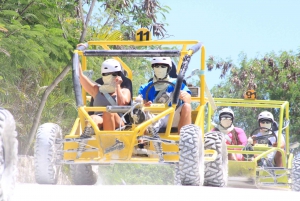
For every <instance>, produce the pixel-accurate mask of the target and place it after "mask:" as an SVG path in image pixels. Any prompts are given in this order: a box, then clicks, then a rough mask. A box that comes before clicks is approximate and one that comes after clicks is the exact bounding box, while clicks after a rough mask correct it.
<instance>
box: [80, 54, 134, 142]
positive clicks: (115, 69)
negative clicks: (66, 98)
mask: <svg viewBox="0 0 300 201" xmlns="http://www.w3.org/2000/svg"><path fill="white" fill-rule="evenodd" d="M121 70H122V69H121V64H120V63H119V62H118V61H117V60H115V59H107V60H105V61H104V62H103V63H102V66H101V73H102V79H103V83H104V84H103V85H98V84H97V83H93V82H91V81H90V80H89V79H88V78H87V77H86V76H85V75H84V74H83V72H82V69H81V67H80V63H79V76H80V83H81V85H82V87H83V88H84V89H85V91H86V92H87V93H89V94H90V95H91V96H92V97H93V98H94V103H93V106H101V107H105V106H108V105H128V104H129V103H130V101H131V93H130V91H129V89H127V88H121V83H122V82H123V80H122V78H121V77H120V73H121ZM91 118H92V119H93V121H94V122H95V123H96V124H98V127H99V128H100V129H101V128H102V129H103V130H115V129H116V128H118V127H119V126H120V125H121V126H124V122H123V120H122V119H121V118H120V116H119V115H118V114H117V113H109V112H103V113H102V112H96V113H95V115H91ZM93 133H94V131H93V129H92V127H91V125H90V124H88V125H87V126H86V127H85V130H84V132H83V133H82V135H81V136H82V137H90V136H91V135H92V134H93Z"/></svg>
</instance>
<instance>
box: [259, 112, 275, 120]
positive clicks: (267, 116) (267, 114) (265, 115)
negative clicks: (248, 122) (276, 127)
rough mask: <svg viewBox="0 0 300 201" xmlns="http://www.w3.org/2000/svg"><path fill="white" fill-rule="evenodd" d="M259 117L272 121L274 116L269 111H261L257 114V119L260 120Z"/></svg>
mask: <svg viewBox="0 0 300 201" xmlns="http://www.w3.org/2000/svg"><path fill="white" fill-rule="evenodd" d="M261 119H264V120H271V121H272V122H274V117H273V114H272V113H271V112H268V111H263V112H261V113H260V114H259V115H258V118H257V120H258V121H259V120H261Z"/></svg>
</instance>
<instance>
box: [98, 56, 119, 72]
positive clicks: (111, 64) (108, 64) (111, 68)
mask: <svg viewBox="0 0 300 201" xmlns="http://www.w3.org/2000/svg"><path fill="white" fill-rule="evenodd" d="M117 71H122V68H121V64H120V63H119V62H118V61H117V60H115V59H107V60H105V61H104V62H103V63H102V66H101V73H111V72H117Z"/></svg>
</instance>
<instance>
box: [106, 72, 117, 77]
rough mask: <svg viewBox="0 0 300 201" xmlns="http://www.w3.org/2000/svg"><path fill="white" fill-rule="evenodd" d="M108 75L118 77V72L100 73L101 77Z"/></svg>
mask: <svg viewBox="0 0 300 201" xmlns="http://www.w3.org/2000/svg"><path fill="white" fill-rule="evenodd" d="M108 75H112V76H120V72H111V73H102V76H108Z"/></svg>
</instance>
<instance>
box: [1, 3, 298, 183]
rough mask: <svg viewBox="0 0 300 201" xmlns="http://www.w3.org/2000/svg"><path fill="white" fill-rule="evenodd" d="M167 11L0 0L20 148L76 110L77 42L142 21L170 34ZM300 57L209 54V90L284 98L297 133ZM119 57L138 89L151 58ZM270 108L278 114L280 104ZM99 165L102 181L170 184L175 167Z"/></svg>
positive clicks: (93, 63) (242, 113) (5, 93)
mask: <svg viewBox="0 0 300 201" xmlns="http://www.w3.org/2000/svg"><path fill="white" fill-rule="evenodd" d="M95 5H97V6H95ZM169 10H170V8H169V7H168V6H164V5H161V4H160V3H159V1H158V0H152V1H150V0H98V1H97V0H74V1H67V0H56V1H48V0H18V1H15V0H0V63H1V68H0V106H1V107H4V108H6V109H8V110H9V111H10V112H11V113H12V114H13V115H14V117H15V120H16V122H17V131H18V134H19V136H18V139H19V154H28V155H32V154H33V146H32V142H31V135H32V133H33V134H34V133H35V131H36V129H35V125H40V124H42V123H45V122H53V123H57V124H59V125H60V126H61V127H62V129H63V131H64V133H68V132H69V131H70V128H71V126H72V124H73V121H74V119H75V117H76V116H77V109H76V105H75V100H74V92H73V85H72V75H71V72H69V70H70V69H71V57H72V51H73V50H74V48H75V47H76V45H77V44H78V43H80V42H84V41H89V40H132V39H134V33H135V32H134V31H135V30H136V29H137V28H140V27H147V28H148V29H149V30H151V31H152V34H153V36H154V37H156V39H158V40H159V39H164V38H167V37H168V32H167V30H166V28H165V27H166V26H167V23H166V19H165V14H166V13H168V11H169ZM158 19H162V20H161V21H160V20H158ZM113 48H115V49H118V48H120V47H113ZM141 48H142V47H141ZM153 48H156V49H157V48H160V47H153ZM103 59H105V58H102V59H100V58H89V59H88V63H89V68H90V69H92V70H93V71H94V72H95V75H94V78H95V79H96V78H98V77H99V76H100V71H99V68H100V64H101V62H102V61H103ZM299 60H300V54H299V52H289V51H288V50H287V51H282V52H278V53H276V52H270V53H268V54H266V55H265V56H264V57H262V58H254V59H248V58H247V55H246V54H241V55H240V63H238V64H234V63H232V61H227V60H224V59H222V58H214V57H213V56H210V57H209V58H208V59H207V68H208V69H209V70H211V71H212V72H213V69H214V68H219V69H222V73H221V75H220V77H221V78H222V79H223V82H222V83H221V84H220V85H219V86H217V87H215V88H213V90H212V93H213V95H214V97H230V98H241V96H242V94H243V92H244V91H245V90H246V89H248V88H253V89H255V90H256V91H257V92H258V94H259V97H258V98H259V99H265V100H268V99H271V100H288V101H289V102H290V120H291V133H292V134H293V135H294V136H296V137H295V139H294V140H296V138H297V136H299V129H298V128H299V126H300V121H299V120H300V116H299V110H300V105H299V104H300V103H299V100H300V94H299V93H300V92H299V90H298V89H299V82H298V77H299V75H300V61H299ZM124 61H125V62H126V63H127V64H128V65H129V64H130V65H129V66H130V68H131V69H133V72H134V79H133V86H134V95H136V94H137V90H138V87H139V86H140V85H141V84H142V83H145V82H146V81H147V80H148V78H150V76H151V69H150V68H149V61H147V60H145V59H141V58H130V59H128V58H127V59H126V58H124ZM54 80H57V82H54ZM53 84H54V85H53ZM52 85H53V89H52V88H51V87H50V86H52ZM45 94H46V95H45ZM47 94H49V95H48V96H47ZM45 96H46V101H45V106H43V97H45ZM39 112H40V113H41V117H39V116H38V113H39ZM259 112H260V110H259V109H257V108H254V109H253V110H239V109H236V110H235V113H236V116H238V117H239V119H236V121H235V122H236V125H237V126H240V127H242V128H244V129H245V130H246V131H247V133H249V132H250V130H251V128H253V127H255V125H256V116H257V115H258V113H259ZM272 113H273V114H274V115H275V116H278V111H276V110H273V111H272ZM33 140H34V138H33ZM105 168H106V169H105ZM101 172H102V175H104V179H103V181H104V182H105V183H106V184H117V183H120V181H121V180H120V178H123V177H124V178H125V177H126V178H125V180H126V182H127V183H130V184H133V183H138V184H139V183H143V182H144V181H147V182H149V183H148V184H152V183H153V184H154V183H155V184H157V183H159V184H162V183H164V182H165V183H166V184H171V183H172V182H171V181H172V180H170V178H171V177H172V176H171V175H172V174H173V172H172V166H143V165H133V166H129V165H117V166H115V167H114V169H113V170H112V169H110V168H108V167H103V169H102V171H101ZM132 174H135V175H134V176H132ZM154 174H156V175H154Z"/></svg>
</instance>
